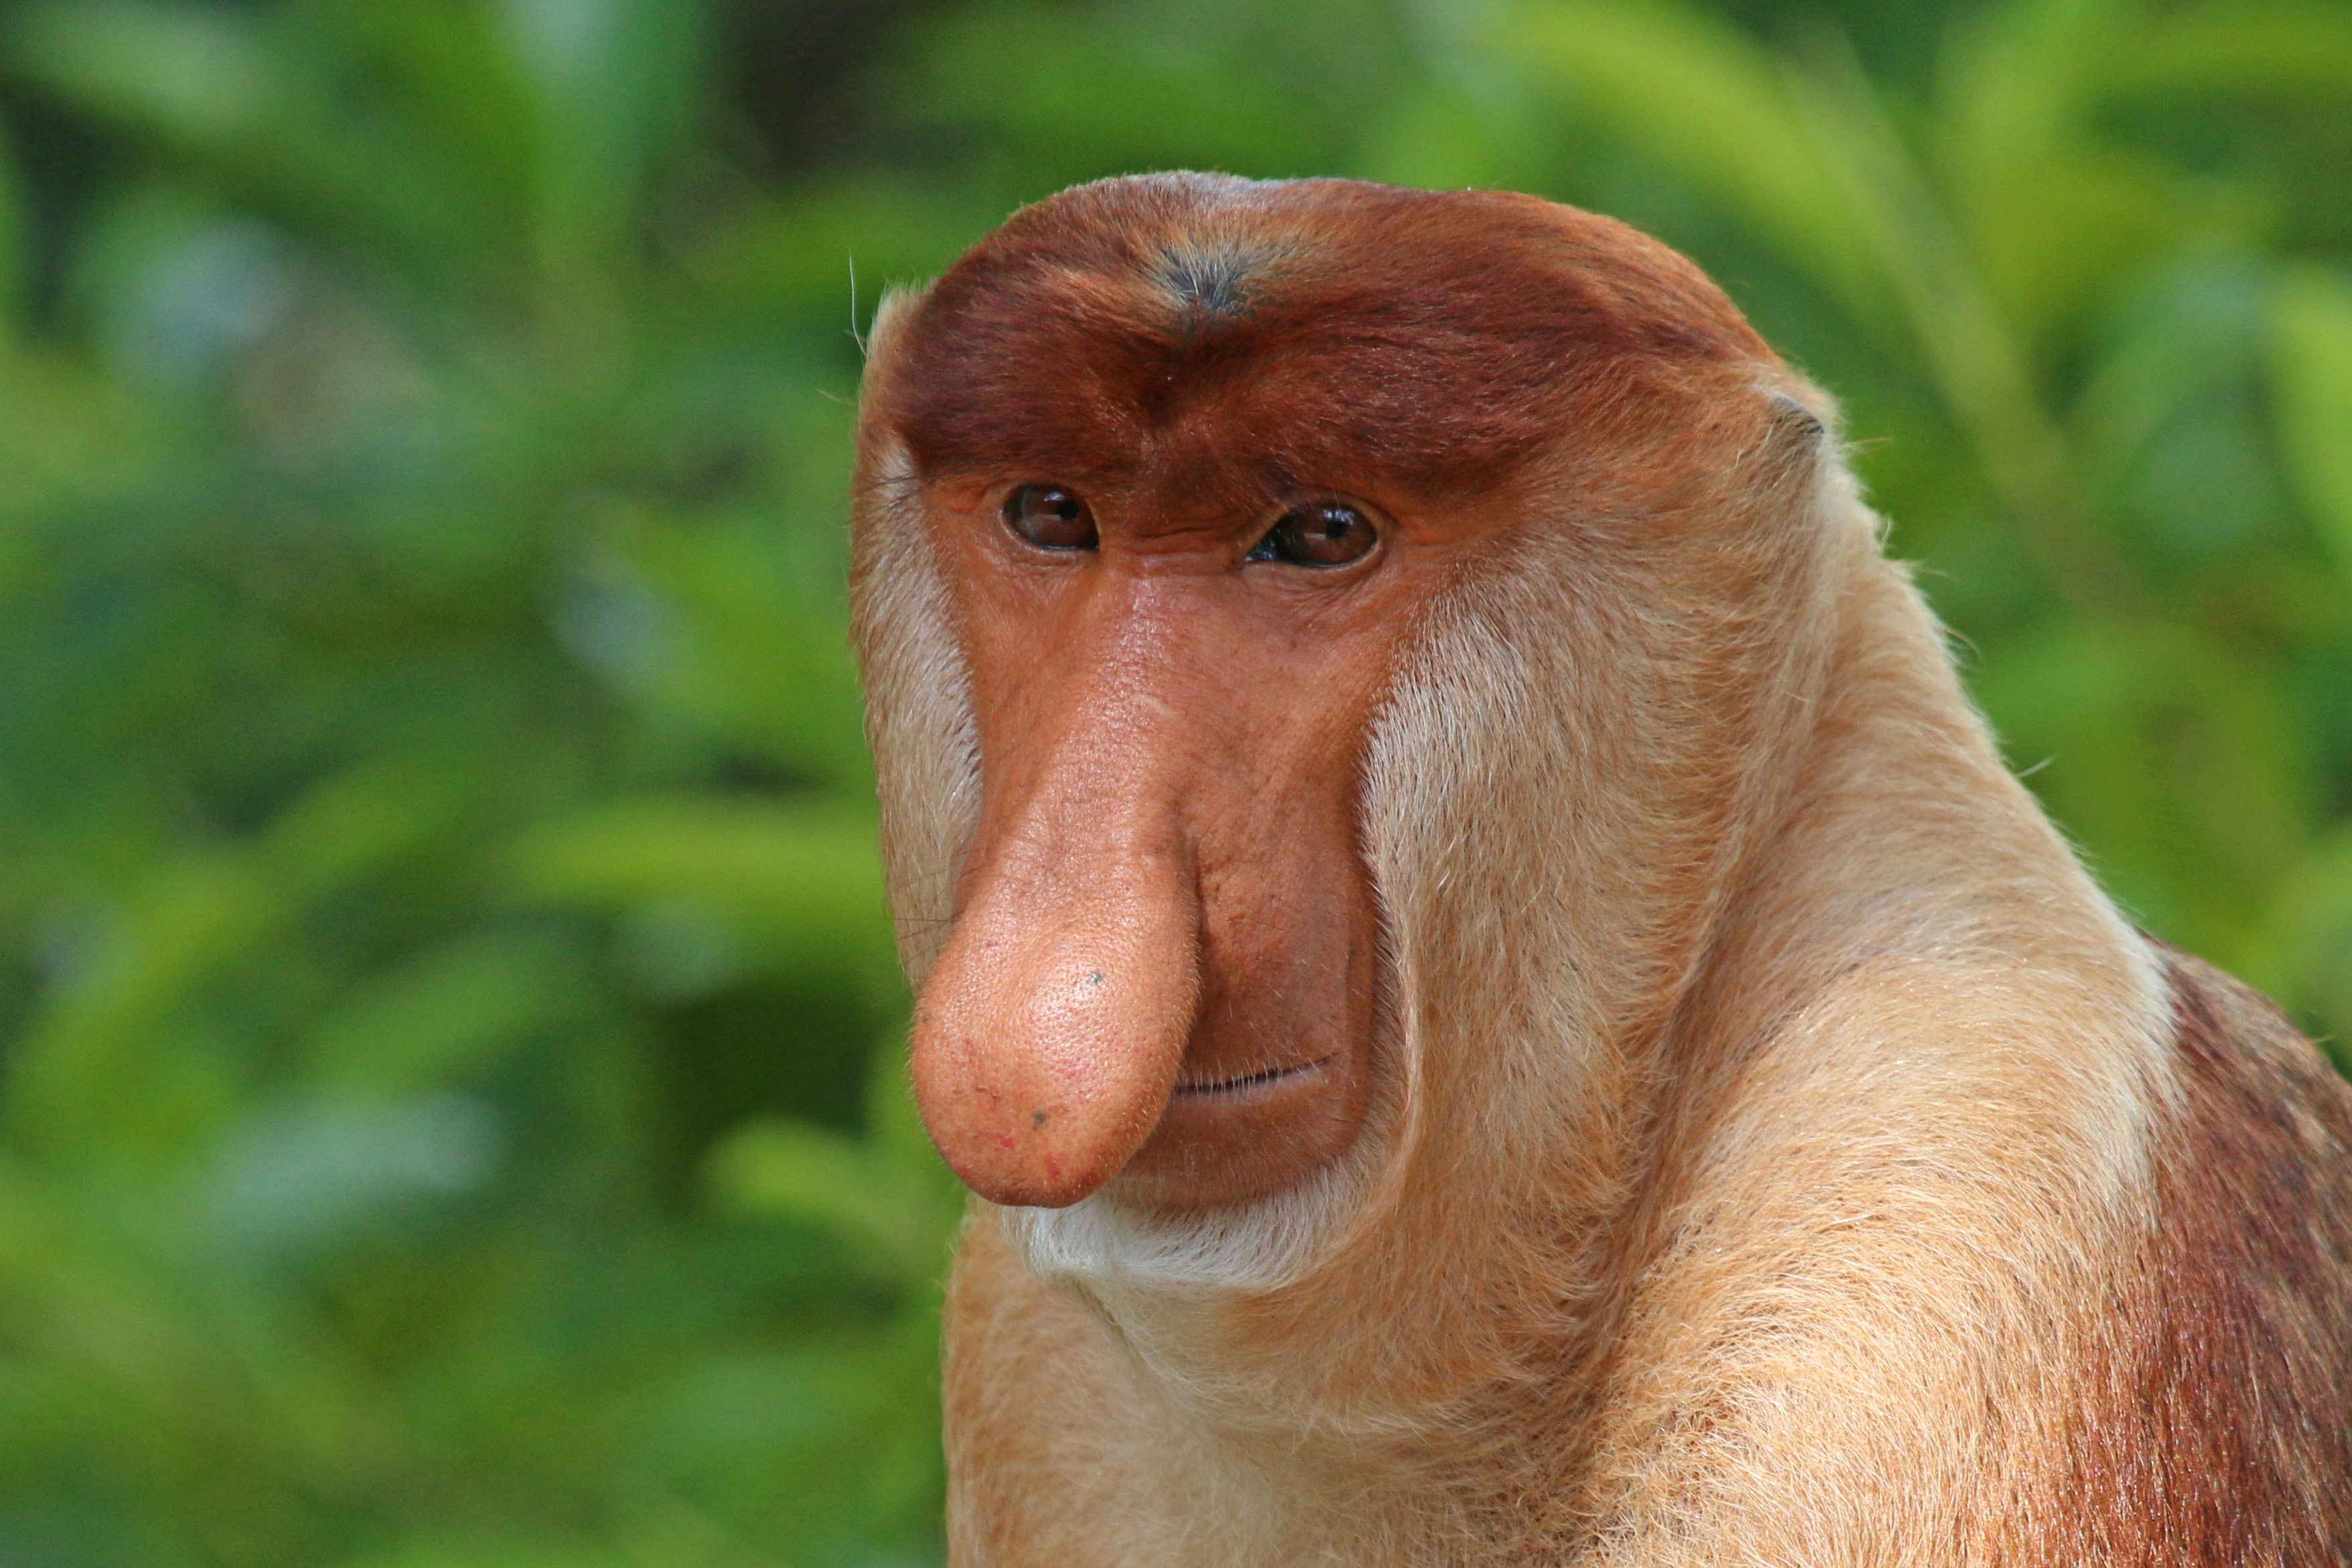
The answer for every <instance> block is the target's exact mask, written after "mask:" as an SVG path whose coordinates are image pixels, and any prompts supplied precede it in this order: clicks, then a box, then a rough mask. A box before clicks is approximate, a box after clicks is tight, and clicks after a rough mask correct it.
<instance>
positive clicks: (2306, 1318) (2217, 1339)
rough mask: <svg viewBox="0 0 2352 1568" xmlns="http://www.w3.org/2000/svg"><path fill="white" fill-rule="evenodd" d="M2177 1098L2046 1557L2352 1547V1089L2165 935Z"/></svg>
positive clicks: (2274, 1019)
mask: <svg viewBox="0 0 2352 1568" xmlns="http://www.w3.org/2000/svg"><path fill="white" fill-rule="evenodd" d="M2168 968H2169V973H2170V976H2171V982H2172V990H2173V997H2174V1022H2175V1026H2176V1029H2177V1039H2176V1061H2177V1064H2178V1071H2179V1083H2180V1089H2181V1103H2180V1107H2179V1112H2178V1115H2177V1119H2176V1120H2175V1121H2173V1123H2172V1125H2171V1126H2170V1128H2169V1129H2168V1130H2167V1131H2166V1132H2165V1133H2164V1134H2163V1135H2161V1136H2160V1138H2159V1148H2160V1149H2161V1150H2162V1151H2163V1152H2162V1153H2161V1155H2160V1156H2159V1161H2158V1173H2157V1175H2158V1204H2157V1209H2156V1222H2155V1228H2154V1231H2153V1234H2151V1235H2149V1236H2148V1237H2147V1241H2146V1244H2145V1247H2144V1249H2143V1251H2142V1255H2141V1257H2140V1258H2138V1259H2137V1260H2136V1261H2137V1268H2136V1269H2134V1270H2133V1271H2132V1272H2131V1273H2130V1274H2128V1275H2127V1276H2126V1280H2125V1282H2124V1284H2123V1287H2122V1288H2121V1289H2120V1290H2119V1292H2118V1294H2117V1297H2116V1299H2115V1300H2111V1301H2110V1302H2109V1303H2107V1315H2106V1317H2105V1321H2102V1322H2099V1323H2096V1324H2094V1325H2092V1341H2093V1344H2094V1347H2095V1353H2094V1356H2093V1358H2092V1362H2091V1365H2090V1368H2089V1369H2088V1375H2087V1376H2086V1378H2085V1380H2084V1396H2083V1400H2082V1404H2081V1406H2080V1410H2079V1415H2078V1417H2077V1426H2076V1432H2075V1439H2074V1445H2073V1453H2072V1456H2071V1464H2070V1466H2069V1467H2068V1471H2069V1473H2067V1474H2066V1475H2065V1477H2064V1479H2063V1483H2062V1485H2061V1486H2060V1487H2059V1489H2057V1491H2056V1493H2055V1495H2054V1496H2053V1497H2051V1498H2049V1499H2047V1500H2045V1501H2044V1503H2043V1505H2042V1508H2043V1510H2046V1512H2044V1521H2045V1523H2046V1524H2047V1526H2048V1527H2049V1534H2048V1536H2046V1537H2045V1538H2044V1541H2045V1542H2046V1544H2044V1545H2042V1548H2041V1550H2038V1551H2032V1552H2026V1553H2021V1555H2023V1556H2025V1559H2026V1560H2027V1561H2032V1562H2037V1563H2038V1562H2045V1561H2046V1562H2052V1563H2057V1562H2097V1563H2115V1564H2142V1563H2145V1564H2148V1565H2150V1568H2154V1565H2155V1564H2158V1563H2162V1564H2167V1565H2170V1568H2184V1565H2192V1564H2193V1565H2200V1568H2202V1565H2208V1564H2210V1565H2211V1568H2222V1565H2223V1564H2231V1565H2238V1568H2242V1565H2250V1564H2257V1563H2260V1564H2280V1565H2286V1568H2306V1565H2307V1568H2320V1565H2321V1564H2340V1563H2346V1562H2347V1561H2352V1364H2347V1360H2346V1356H2345V1346H2346V1345H2347V1344H2352V1289H2347V1288H2346V1281H2347V1279H2352V1089H2347V1086H2346V1085H2345V1084H2344V1082H2343V1081H2342V1080H2341V1079H2338V1078H2337V1077H2336V1074H2335V1073H2334V1072H2333V1071H2331V1070H2330V1069H2329V1068H2328V1067H2327V1066H2326V1063H2325V1062H2323V1061H2322V1060H2321V1059H2320V1058H2319V1056H2318V1053H2317V1052H2315V1050H2313V1048H2312V1047H2311V1046H2310V1044H2309V1043H2308V1042H2307V1041H2305V1040H2304V1039H2303V1038H2302V1037H2300V1036H2298V1035H2297V1034H2296V1033H2295V1032H2294V1029H2293V1027H2292V1026H2289V1025H2288V1023H2287V1022H2286V1020H2285V1019H2284V1017H2283V1016H2280V1015H2279V1013H2278V1012H2277V1010H2276V1009H2275V1008H2273V1007H2272V1006H2271V1005H2270V1004H2269V1003H2267V1002H2265V1001H2264V1000H2263V998H2262V997H2260V996H2258V995H2256V994H2254V993H2253V992H2252V991H2250V990H2248V989H2247V988H2246V987H2244V986H2243V985H2241V984H2239V983H2238V982H2236V981H2235V980H2232V979H2231V978H2230V977H2229V976H2228V975H2226V974H2223V973H2221V972H2220V971H2219V970H2216V969H2214V968H2213V967H2211V966H2210V964H2207V963H2202V962H2201V961H2200V960H2198V959H2194V958H2191V957H2189V955H2187V954H2185V953H2178V952H2174V953H2169V954H2168Z"/></svg>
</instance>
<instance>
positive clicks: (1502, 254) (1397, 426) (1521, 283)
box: [879, 174, 1771, 505]
mask: <svg viewBox="0 0 2352 1568" xmlns="http://www.w3.org/2000/svg"><path fill="white" fill-rule="evenodd" d="M1770 361H1771V354H1770V352H1769V350H1768V349H1767V348H1766V347H1765V346H1764V344H1763V342H1761V341H1760V340H1759V338H1758V337H1757V336H1756V334H1755V333H1754V332H1753V331H1751V330H1750V329H1749V328H1748V324H1747V323H1746V322H1745V321H1743V320H1742V319H1741V318H1740V316H1739V313H1738V310H1735V309H1734V308H1733V307H1732V305H1731V304H1730V302H1729V301H1728V300H1726V299H1725V298H1724V297H1723V295H1722V293H1721V292H1720V291H1719V290H1717V289H1716V288H1715V287H1714V285H1712V284H1711V283H1709V282H1708V281H1707V280H1706V278H1705V277H1703V276H1702V275H1701V274H1700V273H1699V272H1698V270H1697V269H1696V268H1694V267H1692V266H1691V265H1690V264H1689V263H1688V262H1687V261H1685V260H1684V259H1683V258H1681V257H1679V256H1677V255H1675V253H1674V252H1672V251H1670V250H1668V249H1667V248H1666V247H1664V246H1661V245H1659V244H1657V243H1656V242H1655V241H1653V240H1650V239H1648V238H1646V237H1643V236H1642V235H1640V234H1638V233H1636V232H1634V231H1633V230H1632V229H1629V228H1627V227H1625V226H1622V225H1621V224H1617V223H1614V222H1612V221H1611V220H1609V219H1606V218H1601V217H1598V216H1594V215H1591V214H1590V213H1583V212H1579V211H1577V210H1575V209H1573V208H1569V207H1561V206H1556V205H1552V204H1550V203H1548V202H1543V201H1539V200H1537V199H1535V198H1533V197H1528V196H1517V195H1506V194H1503V193H1498V192H1483V191H1455V192H1444V193H1435V192H1425V191H1410V190H1402V189H1397V188H1394V187H1390V186H1383V185H1372V184H1361V183H1359V182H1355V181H1344V180H1302V181H1293V182H1283V183H1264V184H1262V183H1257V182H1252V181H1245V180H1237V179H1231V178H1226V177H1222V176H1209V175H1196V174H1179V175H1151V176H1144V177H1139V178H1131V179H1122V180H1112V181H1105V182H1103V183H1101V184H1094V185H1087V186H1081V187H1079V188H1078V189H1076V190H1073V191H1068V192H1065V193H1064V194H1063V195H1059V196H1056V197H1054V198H1053V199H1051V200H1049V201H1046V202H1044V203H1041V204H1039V205H1035V206H1033V207H1030V208H1027V209H1025V210H1024V211H1023V212H1021V213H1019V214H1017V215H1015V216H1013V218H1012V219H1011V220H1010V221H1008V222H1007V223H1006V224H1005V225H1004V226H1003V227H1001V228H999V229H998V230H997V231H996V232H995V233H993V234H992V235H991V236H989V237H987V238H986V239H984V240H982V242H981V243H980V244H979V245H978V246H976V247H973V248H972V250H971V252H970V253H969V254H967V255H966V256H965V257H964V258H962V259H961V261H959V262H958V263H957V264H956V265H955V266H954V267H953V268H950V270H949V271H948V273H947V274H946V275H945V276H944V277H942V278H941V279H940V280H939V282H938V283H937V284H936V285H934V286H933V287H932V289H931V290H930V291H929V294H928V295H927V296H926V297H925V298H924V300H923V301H922V302H921V304H920V305H919V307H918V309H917V310H916V311H915V313H914V316H913V319H912V320H911V321H909V322H908V329H907V331H906V332H905V334H904V336H903V337H902V339H901V340H900V343H899V346H898V349H897V351H896V356H895V361H894V363H892V364H891V365H890V366H889V369H888V376H887V391H886V393H885V395H884V398H883V400H882V405H881V408H880V411H879V412H880V413H881V415H882V416H883V417H885V418H886V419H887V420H888V422H889V423H890V425H891V426H893V427H894V428H895V429H896V431H897V432H898V436H899V437H900V438H901V439H902V440H903V441H904V442H905V443H906V445H907V448H908V454H909V455H910V457H911V458H913V459H914V462H915V465H916V467H917V469H918V471H919V472H920V473H921V474H922V476H923V477H924V478H926V479H940V478H945V477H950V476H957V475H969V474H994V475H1000V476H1003V477H1021V476H1027V477H1032V478H1051V479H1062V480H1066V481H1071V482H1077V483H1085V484H1088V485H1091V486H1095V487H1097V488H1101V489H1135V490H1152V491H1159V492H1163V493H1169V494H1172V495H1175V496H1178V497H1185V498H1191V499H1197V500H1200V501H1201V502H1202V503H1203V504H1212V505H1213V504H1215V503H1216V502H1218V501H1219V500H1223V499H1227V498H1232V499H1240V498H1243V497H1244V496H1247V497H1255V496H1259V495H1262V494H1263V493H1264V492H1265V491H1266V490H1267V489H1275V490H1280V489H1298V488H1312V487H1317V486H1330V487H1335V488H1346V487H1347V486H1348V485H1349V483H1350V481H1351V480H1353V481H1357V482H1362V481H1365V480H1370V481H1374V482H1378V483H1382V484H1387V485H1394V486H1401V487H1403V488H1405V489H1410V490H1413V491H1417V492H1420V493H1423V494H1428V495H1443V494H1445V493H1448V492H1455V491H1460V490H1464V489H1477V488H1481V487H1484V486H1488V485H1492V484H1495V483H1497V482H1499V481H1500V480H1501V479H1503V478H1505V477H1507V475H1508V473H1509V472H1510V471H1511V470H1512V469H1513V468H1516V467H1517V465H1519V464H1520V463H1522V462H1524V461H1525V460H1526V459H1527V458H1529V457H1530V456H1532V455H1533V454H1534V453H1536V452H1537V451H1538V450H1541V449H1543V448H1545V447H1549V446H1550V445H1552V444H1553V443H1554V442H1556V441H1557V440H1559V438H1561V437H1563V436H1565V435H1568V434H1570V432H1571V431H1572V430H1574V429H1575V428H1577V427H1578V426H1583V425H1591V424H1596V423H1600V424H1605V423H1608V422H1611V421H1619V422H1622V421H1624V420H1627V419H1643V420H1648V421H1651V422H1653V423H1655V422H1656V421H1658V420H1659V419H1661V418H1664V419H1665V420H1667V421H1668V422H1671V421H1672V419H1673V418H1674V415H1673V412H1672V410H1673V408H1674V406H1675V405H1677V404H1678V403H1687V402H1688V401H1689V400H1690V399H1691V398H1692V397H1693V396H1695V395H1696V393H1697V389H1699V388H1700V387H1702V386H1704V385H1705V384H1708V383H1709V382H1711V381H1712V382H1718V383H1719V381H1720V378H1721V377H1722V375H1723V374H1725V373H1726V372H1727V370H1730V369H1732V368H1734V367H1738V366H1752V365H1754V364H1756V363H1759V362H1767V363H1769V362H1770Z"/></svg>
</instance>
